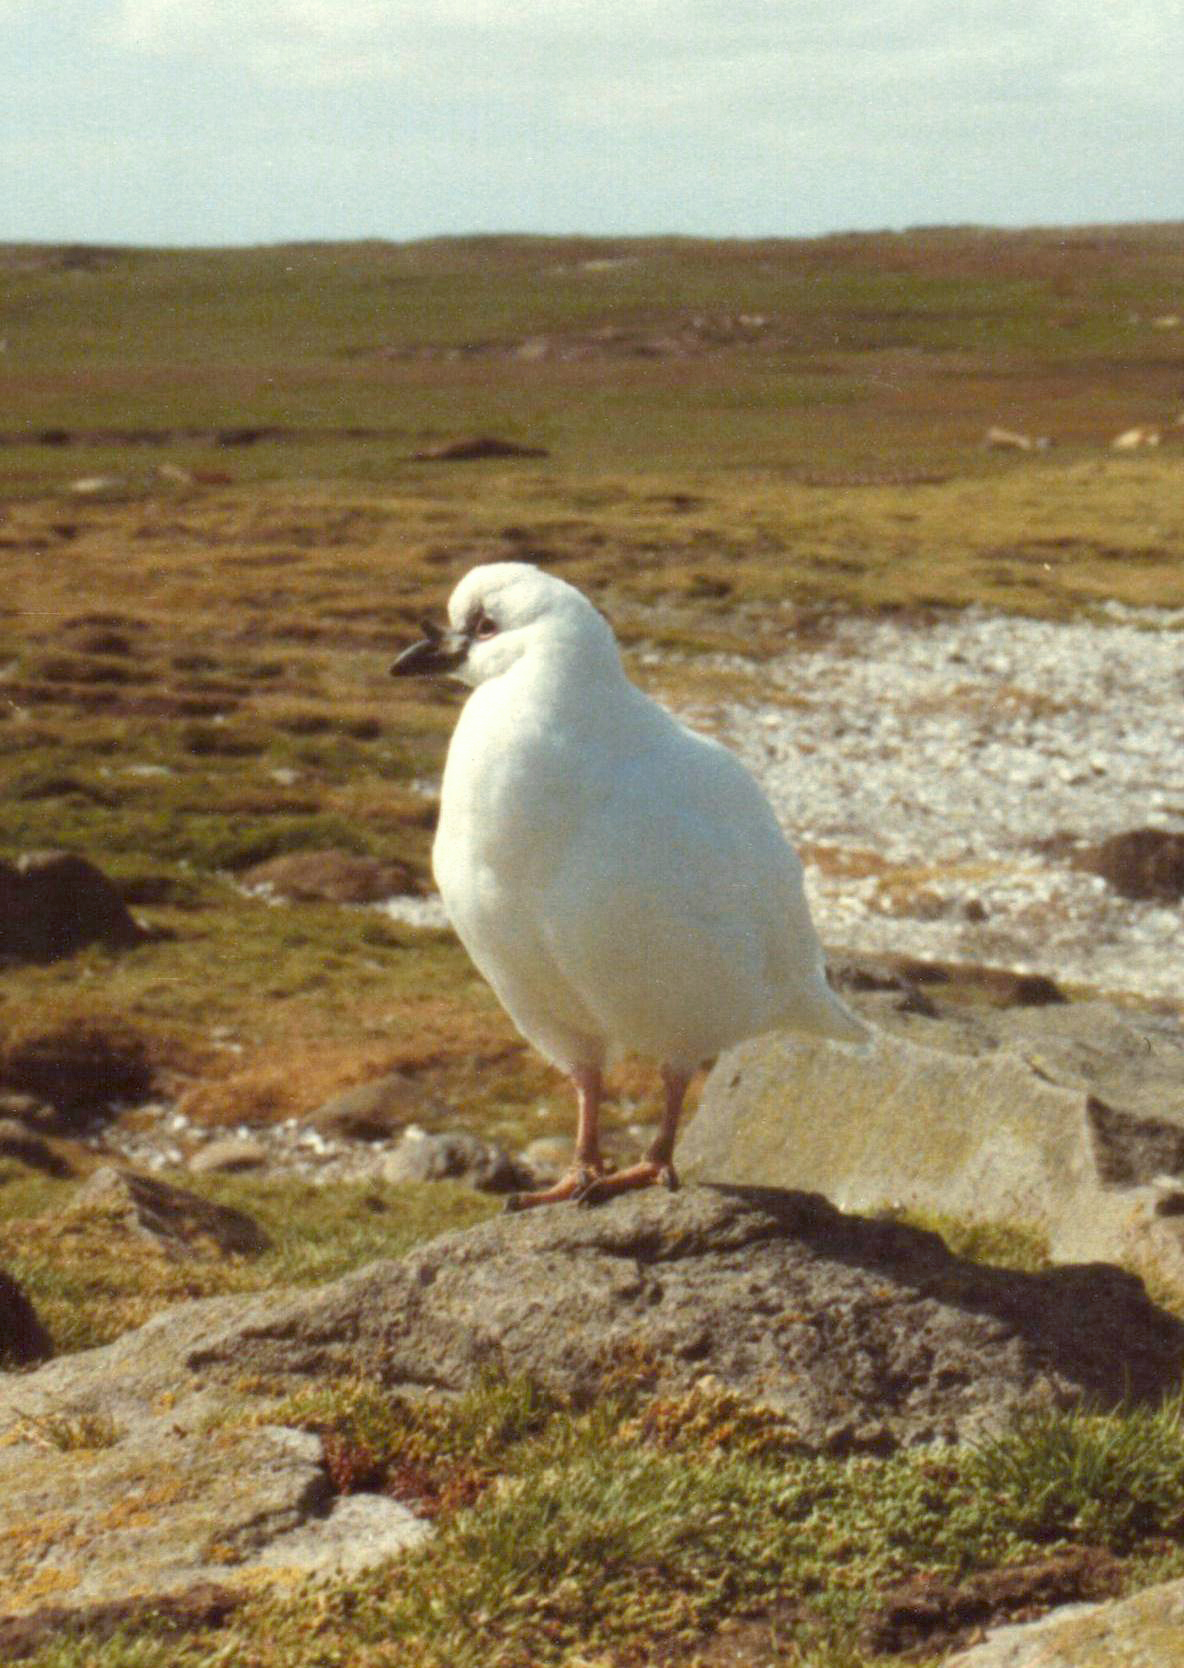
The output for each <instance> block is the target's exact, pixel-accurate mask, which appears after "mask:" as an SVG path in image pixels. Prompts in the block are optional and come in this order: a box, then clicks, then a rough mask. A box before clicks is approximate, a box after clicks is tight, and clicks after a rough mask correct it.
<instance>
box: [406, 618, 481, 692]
mask: <svg viewBox="0 0 1184 1668" xmlns="http://www.w3.org/2000/svg"><path fill="white" fill-rule="evenodd" d="M419 627H420V630H421V631H422V632H423V634H424V635H423V641H422V642H420V643H412V645H411V647H410V648H409V649H404V650H403V652H402V654H401V655H400V656H399V657H398V659H397V660H396V661H395V663H394V665H393V666H392V667H391V677H392V678H415V677H426V676H428V675H429V674H430V673H432V672H452V671H455V670H456V668H457V667H458V666H459V665H460V663H461V661H462V660H463V659H464V658H465V656H466V655H467V654H468V652H469V640H468V638H467V637H466V636H464V634H463V633H462V632H459V631H441V630H440V627H439V626H437V625H433V624H432V622H431V621H430V620H421V621H420V622H419Z"/></svg>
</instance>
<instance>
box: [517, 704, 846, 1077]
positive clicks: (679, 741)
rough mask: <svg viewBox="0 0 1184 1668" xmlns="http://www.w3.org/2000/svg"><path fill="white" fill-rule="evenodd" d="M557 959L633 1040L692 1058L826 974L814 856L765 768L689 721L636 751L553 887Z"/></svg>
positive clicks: (547, 919) (764, 1023)
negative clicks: (774, 804)
mask: <svg viewBox="0 0 1184 1668" xmlns="http://www.w3.org/2000/svg"><path fill="white" fill-rule="evenodd" d="M541 919H542V923H543V928H544V932H545V935H546V939H547V943H548V946H549V948H550V951H551V954H552V955H553V957H554V959H555V961H556V963H557V964H558V965H559V966H560V967H561V968H562V970H563V975H564V977H565V979H566V980H568V981H569V983H570V984H571V985H572V987H573V988H574V989H576V990H578V991H579V993H580V997H581V1000H582V1001H583V1002H584V1003H585V1004H586V1005H587V1006H588V1008H589V1009H590V1010H592V1011H593V1012H595V1013H596V1014H597V1016H598V1018H599V1019H600V1021H601V1023H602V1025H603V1026H604V1028H605V1032H606V1034H607V1035H608V1036H610V1037H611V1038H612V1039H613V1040H614V1041H615V1042H616V1043H618V1044H619V1046H621V1047H623V1048H627V1049H636V1050H638V1051H639V1052H644V1053H648V1054H655V1055H657V1056H658V1057H659V1058H665V1059H678V1060H680V1061H681V1062H682V1063H685V1064H690V1065H693V1064H695V1063H696V1062H697V1061H698V1060H700V1059H703V1058H706V1057H707V1056H708V1055H710V1054H714V1053H716V1052H718V1050H719V1049H721V1048H723V1047H725V1046H727V1045H728V1044H730V1043H732V1042H735V1041H737V1040H739V1039H740V1038H741V1037H743V1036H750V1035H753V1034H755V1033H756V1032H758V1031H761V1030H764V1029H767V1028H769V1026H771V1025H773V1024H775V1023H777V1022H778V1020H779V1019H780V1018H781V1017H783V1016H784V1015H785V1014H787V1013H789V1014H790V1015H792V1012H793V1008H794V1003H795V1000H796V1002H797V1005H798V1007H799V1008H800V1010H801V1015H802V1019H801V1023H802V1024H803V1025H804V1026H805V1027H806V1028H809V1029H826V1028H827V1027H825V1026H823V1025H821V1024H819V1023H817V1022H812V1021H811V1019H810V1014H811V1012H812V1009H813V1006H814V1005H816V1001H817V987H818V986H819V985H820V983H821V984H822V988H823V989H825V985H824V980H823V976H822V972H821V966H822V962H821V950H820V947H819V944H818V939H817V936H816V935H815V932H814V929H813V926H812V924H811V921H810V916H809V911H808V908H807V906H806V900H805V895H804V892H803V889H802V871H801V865H800V863H799V862H798V859H797V857H796V855H795V853H794V852H793V851H792V849H791V848H790V847H789V846H788V845H787V843H786V841H785V839H784V837H783V836H782V834H781V831H780V829H779V827H778V825H777V822H776V819H775V817H774V815H773V812H772V810H771V809H770V807H769V805H768V803H767V801H766V800H765V798H764V796H763V795H762V794H761V792H760V790H759V788H758V787H757V786H756V783H755V782H754V781H753V780H752V778H751V777H750V776H749V774H748V772H747V771H746V770H745V769H744V767H743V766H742V765H741V764H740V763H739V761H738V760H737V759H735V758H734V757H733V756H732V755H731V754H729V753H727V752H726V751H725V750H724V749H722V748H718V747H716V746H715V745H714V744H713V743H710V742H707V741H704V740H703V739H702V738H700V737H696V736H692V735H689V734H688V733H687V732H686V731H682V730H679V731H678V732H677V735H676V736H670V735H669V734H668V735H667V736H666V737H665V738H664V743H663V745H662V747H661V748H660V749H658V750H656V751H655V752H654V753H652V754H650V753H646V754H642V755H639V756H638V757H636V758H634V759H632V760H630V761H629V762H628V763H627V764H626V765H625V766H624V767H623V768H622V769H621V770H620V771H619V772H618V773H617V774H616V775H615V777H614V778H613V780H612V782H611V783H610V784H608V785H607V786H606V790H605V793H604V797H603V799H602V801H601V802H600V804H599V805H598V806H597V808H596V809H595V811H594V812H593V813H592V814H591V815H589V816H588V817H586V818H585V819H584V821H583V823H582V825H581V827H580V828H579V830H578V831H577V832H576V833H575V834H574V835H573V837H572V839H571V841H570V843H569V846H568V849H567V851H566V853H565V857H564V861H563V863H562V864H561V865H560V867H559V868H558V870H557V872H556V874H555V876H554V877H553V879H552V882H551V884H550V886H549V887H548V889H547V893H546V896H545V898H544V899H543V900H542V907H541Z"/></svg>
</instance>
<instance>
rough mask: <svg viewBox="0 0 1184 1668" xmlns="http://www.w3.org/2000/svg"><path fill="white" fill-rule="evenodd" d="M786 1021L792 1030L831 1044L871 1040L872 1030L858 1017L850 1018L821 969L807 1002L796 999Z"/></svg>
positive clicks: (849, 1010) (849, 1012)
mask: <svg viewBox="0 0 1184 1668" xmlns="http://www.w3.org/2000/svg"><path fill="white" fill-rule="evenodd" d="M787 1018H788V1021H789V1023H790V1024H791V1025H792V1026H793V1027H794V1029H795V1030H797V1031H806V1032H809V1033H810V1034H811V1035H812V1036H817V1037H829V1038H830V1039H831V1041H832V1042H845V1043H867V1042H869V1041H870V1040H871V1035H872V1032H871V1027H870V1026H868V1025H865V1024H864V1022H863V1020H862V1019H860V1018H859V1015H858V1014H853V1013H852V1012H851V1009H850V1008H849V1007H848V1006H847V1004H846V1003H845V1002H844V1001H842V999H841V998H840V997H838V996H836V995H835V993H834V991H833V990H832V989H831V988H830V986H829V985H828V984H827V982H826V974H825V973H824V972H823V971H822V970H821V968H820V969H819V973H818V982H817V984H816V985H815V986H814V989H813V990H812V991H811V993H810V1000H809V1001H808V1002H806V1003H803V1002H802V1001H801V999H800V997H799V998H798V999H797V1000H796V1001H795V1002H794V1006H793V1012H792V1014H791V1015H788V1016H787Z"/></svg>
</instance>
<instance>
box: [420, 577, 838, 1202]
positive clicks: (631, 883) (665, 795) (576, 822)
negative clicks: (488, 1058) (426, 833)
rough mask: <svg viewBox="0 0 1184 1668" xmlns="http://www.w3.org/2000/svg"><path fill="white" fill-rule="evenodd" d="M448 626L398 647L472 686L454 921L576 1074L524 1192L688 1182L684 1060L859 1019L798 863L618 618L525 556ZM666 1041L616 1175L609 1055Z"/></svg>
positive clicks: (462, 761)
mask: <svg viewBox="0 0 1184 1668" xmlns="http://www.w3.org/2000/svg"><path fill="white" fill-rule="evenodd" d="M448 613H449V621H450V626H451V630H450V631H449V632H448V633H446V634H444V633H440V632H438V631H435V630H432V631H431V634H430V636H429V638H428V639H427V640H426V641H425V642H423V643H419V644H416V645H415V646H414V647H413V648H411V649H408V650H407V651H406V652H405V653H404V654H403V655H401V656H400V657H399V660H398V661H396V663H395V666H394V668H392V670H394V671H395V672H397V673H399V674H401V675H402V674H407V673H415V672H430V671H446V672H449V673H450V674H451V675H452V676H454V677H457V678H459V679H461V681H463V682H464V683H466V684H469V685H471V686H472V694H471V695H470V696H469V698H468V700H467V702H466V703H465V706H464V709H463V711H462V712H461V715H460V719H459V721H458V723H457V726H456V730H455V732H454V734H453V737H452V743H451V746H450V747H449V751H448V760H447V764H446V766H445V771H444V781H443V787H442V792H441V801H440V820H439V826H438V830H437V834H436V841H435V846H434V848H433V852H432V863H433V868H434V870H435V876H436V881H437V884H438V886H439V888H440V893H441V896H442V897H443V900H444V905H445V908H446V909H447V911H448V915H449V917H450V919H451V921H452V923H453V925H454V926H455V928H456V931H457V933H458V935H459V937H460V939H461V941H462V943H463V944H464V945H465V947H466V949H467V950H468V952H469V954H470V955H471V956H472V958H473V960H474V962H475V963H476V965H477V967H478V968H479V969H480V971H481V972H482V973H483V974H484V976H485V978H486V979H488V981H489V983H490V984H491V985H492V987H493V989H494V991H495V992H496V993H497V995H498V997H499V998H500V1000H501V1002H502V1003H503V1005H504V1006H505V1008H506V1010H507V1012H508V1013H509V1015H510V1017H511V1019H512V1020H513V1021H514V1023H515V1025H516V1026H517V1027H518V1029H519V1030H520V1031H521V1032H522V1034H523V1036H525V1037H526V1038H527V1039H528V1040H529V1041H530V1042H532V1043H533V1044H534V1045H535V1047H536V1048H538V1049H539V1050H540V1052H541V1053H543V1054H544V1055H546V1056H547V1057H548V1058H549V1059H550V1060H552V1061H554V1063H555V1064H556V1065H558V1066H560V1067H562V1069H563V1070H564V1071H565V1072H567V1073H568V1074H569V1075H570V1076H571V1077H572V1078H573V1080H574V1082H575V1084H576V1088H577V1092H578V1094H579V1100H580V1130H579V1136H578V1139H577V1151H576V1163H575V1165H574V1166H573V1169H572V1171H571V1172H570V1173H569V1175H568V1176H566V1177H565V1178H564V1180H563V1181H562V1182H561V1183H559V1184H558V1186H557V1187H556V1188H551V1189H547V1190H546V1191H544V1192H542V1193H538V1194H527V1195H524V1196H522V1197H521V1198H520V1199H519V1201H518V1202H519V1203H520V1204H527V1203H548V1202H550V1201H551V1200H552V1199H557V1198H567V1197H570V1196H572V1195H573V1194H574V1195H577V1196H579V1197H581V1198H586V1199H591V1198H598V1197H601V1196H603V1195H605V1194H606V1193H609V1192H614V1191H617V1190H619V1189H620V1188H622V1187H628V1186H640V1185H645V1184H647V1183H650V1182H653V1181H658V1180H664V1181H666V1182H667V1183H668V1184H670V1185H674V1171H673V1163H672V1159H673V1148H674V1139H675V1134H676V1130H677V1122H678V1116H679V1112H680V1110H681V1105H682V1098H683V1094H684V1093H685V1089H686V1085H687V1082H688V1081H689V1078H690V1076H691V1074H692V1073H693V1071H694V1070H695V1068H696V1066H698V1065H699V1064H700V1063H701V1062H702V1061H704V1060H706V1059H708V1058H710V1057H711V1056H713V1055H715V1054H717V1053H719V1052H720V1051H721V1050H722V1049H725V1048H727V1047H729V1046H730V1045H731V1044H733V1043H736V1042H739V1041H741V1040H742V1039H743V1038H745V1037H751V1036H755V1035H757V1034H759V1033H760V1032H762V1031H768V1030H772V1029H774V1028H776V1027H779V1026H783V1025H784V1026H788V1027H793V1028H796V1029H798V1030H802V1031H808V1032H814V1033H817V1034H820V1035H822V1036H826V1037H831V1038H835V1039H837V1040H841V1041H845V1042H857V1041H860V1040H862V1039H863V1037H864V1035H865V1028H864V1026H863V1025H862V1023H861V1022H860V1021H859V1020H858V1019H856V1018H855V1017H854V1015H852V1014H851V1013H850V1012H849V1011H848V1009H847V1008H845V1007H844V1005H843V1004H842V1003H841V1002H840V1001H839V1000H838V998H837V997H836V996H835V995H834V994H833V992H832V991H831V990H830V987H829V986H828V985H827V982H826V975H825V971H824V966H823V959H822V950H821V947H820V945H819V942H818V938H817V935H816V934H815V931H814V927H813V924H812V922H811V920H810V914H809V910H808V907H807V904H806V899H805V894H804V891H803V888H802V867H801V864H800V862H799V861H798V858H797V856H796V854H795V853H794V851H793V850H792V848H791V847H790V846H789V845H788V843H787V842H786V840H785V838H784V836H783V835H782V833H781V830H780V828H779V826H778V823H777V820H776V817H775V816H774V814H773V811H772V809H771V807H770V806H769V804H768V801H767V800H766V799H765V797H764V795H763V794H762V792H761V790H760V788H759V787H758V786H757V784H756V782H755V781H754V780H753V778H752V776H750V775H749V773H748V771H747V770H746V769H745V768H744V766H743V765H742V764H741V763H740V761H739V760H738V759H737V758H736V757H735V755H734V754H732V753H730V752H729V751H728V750H727V749H726V748H724V747H721V746H720V745H719V744H718V743H716V742H714V741H711V740H709V739H707V738H706V737H704V736H700V735H696V734H695V733H694V732H693V731H691V730H688V729H686V728H685V726H683V725H682V724H680V723H678V722H677V721H676V720H675V719H674V718H672V717H671V715H670V714H669V713H668V712H666V711H665V709H664V708H662V707H660V706H659V705H658V704H657V703H656V702H655V701H652V700H651V699H650V698H649V697H648V696H647V695H645V694H644V693H643V692H642V691H641V690H639V689H638V688H637V687H636V686H635V685H634V684H632V683H630V682H629V680H628V678H627V677H626V676H625V672H624V669H623V668H622V665H621V660H620V655H619V653H618V650H617V644H616V640H615V638H614V636H613V633H612V631H611V629H610V628H609V626H608V624H607V622H606V621H605V620H604V618H603V617H602V616H601V615H600V614H599V613H598V612H597V611H596V609H595V608H594V607H593V606H592V604H591V603H590V602H589V601H588V600H587V598H585V597H584V596H583V595H581V593H580V592H579V591H577V590H575V589H574V588H573V587H572V586H571V585H568V584H566V583H564V581H563V580H560V579H556V578H554V577H552V576H551V575H548V574H545V573H542V572H540V571H539V570H538V569H537V568H533V567H530V566H528V565H526V564H524V563H520V562H498V563H493V564H490V565H488V566H485V567H478V568H474V569H473V570H472V571H471V572H470V573H468V574H466V576H465V577H464V579H462V580H461V582H460V584H459V585H458V586H457V588H456V590H455V591H454V592H453V594H452V597H451V599H450V601H449V605H448ZM618 1052H630V1053H637V1054H640V1055H643V1056H646V1057H648V1058H651V1059H653V1060H655V1061H657V1062H658V1063H659V1064H660V1065H661V1066H662V1068H663V1076H664V1079H665V1083H666V1114H665V1117H664V1120H663V1127H662V1133H661V1134H660V1135H659V1137H658V1140H657V1141H656V1142H655V1143H654V1146H653V1147H652V1148H651V1150H650V1153H649V1155H648V1158H647V1160H646V1161H645V1162H644V1163H643V1164H640V1165H637V1166H635V1167H634V1168H633V1169H632V1170H627V1171H623V1172H621V1173H619V1174H618V1175H615V1176H611V1177H606V1176H605V1175H604V1166H603V1163H602V1161H601V1157H600V1151H599V1142H598V1134H597V1114H598V1111H599V1102H600V1093H601V1073H602V1071H603V1068H604V1066H605V1064H606V1063H607V1061H608V1060H609V1059H610V1058H611V1057H612V1055H613V1054H615V1053H618Z"/></svg>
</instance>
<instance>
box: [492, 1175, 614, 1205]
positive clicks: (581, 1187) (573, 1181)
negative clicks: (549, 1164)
mask: <svg viewBox="0 0 1184 1668" xmlns="http://www.w3.org/2000/svg"><path fill="white" fill-rule="evenodd" d="M603 1179H604V1166H603V1165H602V1164H573V1165H572V1167H571V1169H570V1170H569V1171H568V1172H567V1174H566V1175H565V1176H561V1177H560V1178H559V1180H558V1181H557V1182H556V1183H555V1184H554V1186H552V1187H544V1188H540V1189H539V1191H538V1192H537V1193H511V1194H510V1196H509V1197H508V1198H507V1200H506V1209H507V1210H510V1211H513V1210H533V1209H534V1207H535V1206H536V1205H557V1204H560V1203H561V1202H562V1201H563V1200H564V1199H582V1198H583V1196H584V1194H585V1192H586V1191H587V1190H588V1188H590V1187H595V1186H596V1184H597V1183H598V1182H599V1181H602V1180H603Z"/></svg>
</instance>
